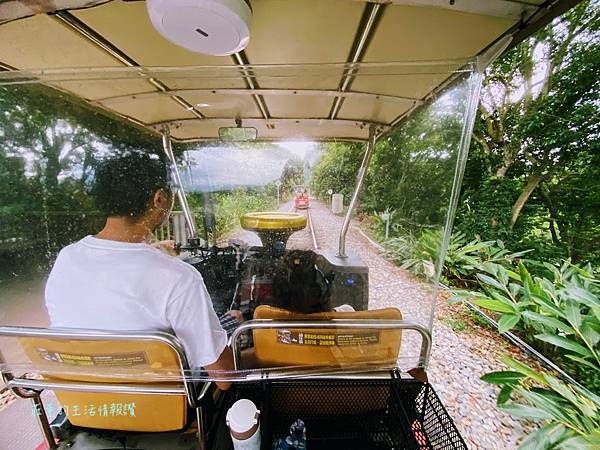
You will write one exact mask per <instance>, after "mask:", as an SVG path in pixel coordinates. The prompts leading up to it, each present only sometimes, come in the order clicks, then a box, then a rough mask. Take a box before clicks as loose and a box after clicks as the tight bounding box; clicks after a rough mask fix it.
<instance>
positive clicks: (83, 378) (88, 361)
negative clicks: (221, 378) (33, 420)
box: [19, 337, 187, 432]
mask: <svg viewBox="0 0 600 450" xmlns="http://www.w3.org/2000/svg"><path fill="white" fill-rule="evenodd" d="M19 342H20V343H21V345H22V346H23V349H24V351H25V354H26V355H27V357H28V358H29V359H30V361H31V364H32V367H34V368H36V369H38V370H39V371H40V372H41V373H43V374H44V379H47V380H54V381H76V382H94V383H105V384H107V385H109V384H112V383H135V384H149V383H158V384H161V385H170V386H177V387H183V382H182V381H181V380H182V376H183V374H182V371H181V368H180V363H179V357H178V355H177V352H176V351H175V350H174V349H173V348H172V347H170V346H169V345H168V344H166V343H163V342H160V341H143V340H137V341H136V340H126V341H115V340H101V339H97V340H70V339H68V338H65V339H58V338H51V339H45V338H33V337H21V338H19ZM56 396H57V397H58V400H59V401H60V403H61V405H62V406H63V408H64V409H65V412H66V413H67V415H68V417H69V421H70V422H71V423H72V424H73V425H76V426H80V427H89V428H101V429H109V430H124V431H154V432H160V431H171V430H178V429H181V428H182V427H183V426H184V425H185V424H186V420H187V417H186V414H187V407H186V402H187V399H186V397H185V395H154V394H120V393H95V392H77V391H57V392H56Z"/></svg>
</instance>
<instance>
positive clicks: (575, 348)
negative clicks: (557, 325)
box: [534, 334, 593, 357]
mask: <svg viewBox="0 0 600 450" xmlns="http://www.w3.org/2000/svg"><path fill="white" fill-rule="evenodd" d="M534 337H535V338H536V339H539V340H540V341H544V342H548V343H549V344H552V345H555V346H556V347H560V348H564V349H565V350H570V351H572V352H575V353H579V354H580V355H581V356H587V357H592V356H593V355H592V352H590V351H589V350H588V349H587V348H585V347H584V346H583V345H581V344H578V343H577V342H575V341H574V340H572V339H569V338H566V337H563V336H556V335H552V334H536V335H535V336H534Z"/></svg>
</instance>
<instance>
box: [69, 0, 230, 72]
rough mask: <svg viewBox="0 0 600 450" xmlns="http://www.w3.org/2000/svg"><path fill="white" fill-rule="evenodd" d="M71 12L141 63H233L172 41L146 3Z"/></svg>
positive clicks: (122, 3) (105, 5)
mask: <svg viewBox="0 0 600 450" xmlns="http://www.w3.org/2000/svg"><path fill="white" fill-rule="evenodd" d="M72 13H73V15H75V16H77V18H78V19H80V20H82V21H83V22H85V23H86V24H87V25H88V26H90V27H92V28H93V29H94V30H95V31H97V32H98V33H100V34H101V35H102V36H104V37H105V38H106V39H108V40H109V41H110V42H111V43H112V44H113V45H116V46H117V47H118V48H120V49H121V50H122V51H123V52H125V53H126V54H127V55H128V56H129V57H131V58H133V59H134V60H135V61H136V62H137V63H138V64H140V65H142V66H153V67H159V66H200V65H226V64H227V65H229V64H231V59H230V58H229V57H224V56H220V57H219V56H207V55H201V54H199V53H193V52H190V51H188V50H185V49H184V48H181V47H178V46H176V45H175V44H171V43H170V42H169V41H167V40H166V39H165V38H163V37H162V36H161V35H160V34H159V33H158V31H156V30H155V29H154V27H153V26H152V24H151V23H150V19H149V18H148V13H147V11H146V3H145V2H122V1H116V2H110V3H107V4H104V5H100V6H96V7H95V8H89V9H82V10H79V11H72Z"/></svg>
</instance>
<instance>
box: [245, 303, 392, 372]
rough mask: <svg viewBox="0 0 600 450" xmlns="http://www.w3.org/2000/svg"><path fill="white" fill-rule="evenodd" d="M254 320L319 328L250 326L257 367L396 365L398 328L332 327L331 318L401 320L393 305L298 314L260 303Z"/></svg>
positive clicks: (386, 366)
mask: <svg viewBox="0 0 600 450" xmlns="http://www.w3.org/2000/svg"><path fill="white" fill-rule="evenodd" d="M254 318H255V319H273V320H286V321H287V320H290V321H295V320H300V321H301V320H311V321H313V320H317V321H323V322H324V324H323V328H292V327H289V328H284V329H281V328H280V329H254V330H253V338H254V349H255V353H256V359H257V361H258V364H259V366H260V367H263V368H269V367H282V366H314V367H323V366H326V367H341V366H344V367H347V366H365V365H368V366H379V367H385V368H388V367H390V366H395V365H396V360H397V358H398V353H399V352H400V340H401V337H402V333H401V331H400V330H398V329H377V328H354V329H349V328H336V327H334V326H329V325H330V324H328V323H327V321H329V320H332V319H358V320H361V319H362V320H401V319H402V313H401V312H400V311H399V310H398V309H396V308H385V309H376V310H369V311H350V312H341V311H340V312H337V311H332V312H321V313H312V314H298V313H294V312H291V311H287V310H285V309H281V308H274V307H271V306H265V305H261V306H259V307H258V308H256V310H255V311H254Z"/></svg>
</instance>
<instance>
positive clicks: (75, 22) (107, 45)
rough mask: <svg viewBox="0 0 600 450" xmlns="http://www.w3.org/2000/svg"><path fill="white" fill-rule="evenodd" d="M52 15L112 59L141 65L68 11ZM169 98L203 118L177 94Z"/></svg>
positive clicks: (158, 84) (156, 84) (152, 81)
mask: <svg viewBox="0 0 600 450" xmlns="http://www.w3.org/2000/svg"><path fill="white" fill-rule="evenodd" d="M51 16H52V17H55V18H56V19H57V20H58V21H59V22H61V23H62V24H63V25H65V26H67V28H69V29H71V30H73V31H75V32H76V33H78V34H79V35H81V36H83V37H84V38H85V39H86V40H88V41H89V42H91V43H93V44H94V45H96V46H97V47H99V48H100V49H102V50H104V51H105V52H106V53H108V54H109V55H110V56H112V57H113V58H114V59H116V60H117V61H119V62H120V63H121V64H123V65H125V66H128V67H141V66H140V64H138V62H137V61H135V60H134V59H133V58H131V57H129V56H128V55H127V54H126V53H125V52H123V51H122V50H121V49H119V48H118V47H117V46H115V45H113V44H112V43H111V42H110V41H108V40H107V39H106V38H105V37H104V36H102V35H101V34H100V33H98V32H96V31H95V30H94V29H93V28H91V27H89V26H88V25H87V24H86V23H84V22H83V21H81V20H79V19H78V18H77V17H75V16H74V15H73V14H71V13H70V12H68V11H59V12H57V13H53V14H51ZM145 80H146V81H148V83H150V84H151V85H152V86H154V87H155V88H156V89H158V90H159V91H161V92H167V93H168V92H169V91H170V89H169V88H168V87H167V86H166V85H165V84H164V83H163V82H162V81H160V80H158V79H156V78H145ZM171 98H172V99H173V100H174V101H175V102H176V103H177V104H178V105H180V106H181V107H182V108H184V109H185V110H186V111H188V112H190V113H191V114H193V115H194V116H196V117H197V118H199V119H203V118H204V115H203V114H202V113H201V112H200V111H198V110H197V109H196V108H194V106H193V105H192V104H191V103H188V102H187V101H186V100H184V99H183V98H181V97H178V96H177V95H171Z"/></svg>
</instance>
